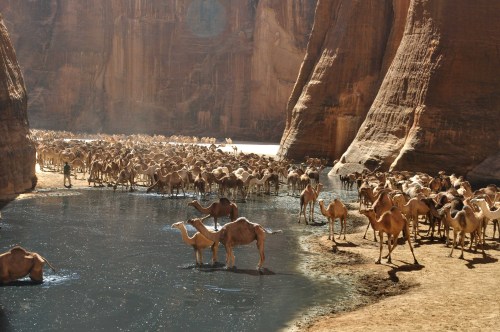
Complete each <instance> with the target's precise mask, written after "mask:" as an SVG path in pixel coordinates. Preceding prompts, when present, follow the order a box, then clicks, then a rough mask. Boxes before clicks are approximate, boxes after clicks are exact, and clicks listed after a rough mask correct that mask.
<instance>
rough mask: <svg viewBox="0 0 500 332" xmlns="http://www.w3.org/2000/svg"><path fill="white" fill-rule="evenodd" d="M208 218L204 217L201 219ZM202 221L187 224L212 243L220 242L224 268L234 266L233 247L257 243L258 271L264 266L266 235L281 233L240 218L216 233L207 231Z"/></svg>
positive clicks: (194, 220)
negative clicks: (223, 255)
mask: <svg viewBox="0 0 500 332" xmlns="http://www.w3.org/2000/svg"><path fill="white" fill-rule="evenodd" d="M205 218H208V216H207V217H204V218H203V219H205ZM203 219H198V218H197V219H189V220H188V221H187V223H188V224H190V225H193V227H194V228H196V229H197V230H198V231H199V232H200V233H201V234H203V235H204V236H205V237H206V238H207V239H209V240H211V241H213V242H220V243H222V244H223V245H224V247H225V248H226V268H231V267H233V266H234V263H235V257H234V254H233V247H234V246H240V245H245V244H249V243H252V242H253V241H257V249H258V250H259V254H260V260H259V264H257V269H258V270H260V269H261V268H262V265H263V264H264V260H265V256H264V241H265V237H266V233H267V234H274V233H281V231H275V232H269V231H267V230H266V229H265V228H264V227H262V226H261V225H259V224H256V223H252V222H250V221H248V220H247V219H246V218H244V217H240V218H238V219H236V220H235V221H231V222H228V223H227V224H225V225H224V226H222V227H221V229H220V230H219V231H217V232H212V231H209V230H208V229H207V228H206V227H205V225H203V222H202V220H203Z"/></svg>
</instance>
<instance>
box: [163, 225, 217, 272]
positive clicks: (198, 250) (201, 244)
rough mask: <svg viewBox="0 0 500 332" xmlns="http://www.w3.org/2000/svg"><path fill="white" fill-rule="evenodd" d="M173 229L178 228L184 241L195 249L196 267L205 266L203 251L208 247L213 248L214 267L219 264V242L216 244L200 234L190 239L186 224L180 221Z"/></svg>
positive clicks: (197, 233)
mask: <svg viewBox="0 0 500 332" xmlns="http://www.w3.org/2000/svg"><path fill="white" fill-rule="evenodd" d="M172 228H177V229H178V230H180V231H181V236H182V240H183V241H184V242H185V243H186V244H188V245H190V246H192V247H193V249H194V257H195V259H196V265H203V253H202V251H203V249H206V248H208V247H211V248H212V265H214V264H215V263H216V262H217V251H218V249H219V242H214V241H211V240H209V239H207V238H206V237H205V236H203V235H202V234H201V233H200V232H196V233H195V234H194V235H193V236H192V237H189V235H188V232H187V229H186V226H185V225H184V222H182V221H179V222H176V223H175V224H172Z"/></svg>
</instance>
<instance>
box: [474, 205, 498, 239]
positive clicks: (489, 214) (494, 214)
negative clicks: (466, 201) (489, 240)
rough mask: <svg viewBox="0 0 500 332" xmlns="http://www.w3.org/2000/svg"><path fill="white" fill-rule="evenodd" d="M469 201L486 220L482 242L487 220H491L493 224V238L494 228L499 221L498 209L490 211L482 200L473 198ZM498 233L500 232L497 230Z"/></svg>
mask: <svg viewBox="0 0 500 332" xmlns="http://www.w3.org/2000/svg"><path fill="white" fill-rule="evenodd" d="M470 201H471V203H474V204H476V205H477V206H478V207H479V208H480V209H481V212H482V213H483V215H484V217H485V218H486V222H485V223H484V225H483V241H484V236H485V232H486V226H487V224H488V220H492V221H493V223H494V224H493V225H494V226H495V227H493V238H495V231H496V226H497V224H498V220H500V209H498V210H490V208H489V206H488V203H487V202H486V200H485V199H484V198H473V199H471V200H470ZM499 232H500V230H499ZM499 236H500V234H499Z"/></svg>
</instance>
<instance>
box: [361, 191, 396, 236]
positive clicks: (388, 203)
mask: <svg viewBox="0 0 500 332" xmlns="http://www.w3.org/2000/svg"><path fill="white" fill-rule="evenodd" d="M389 192H390V190H389V189H386V190H383V191H380V192H379V194H378V197H377V199H375V201H374V202H373V204H372V208H373V211H375V215H376V216H377V217H380V216H381V215H382V214H383V213H384V212H386V211H389V210H390V209H391V208H392V207H393V206H394V202H393V201H392V198H391V196H389ZM368 228H370V223H368V225H366V230H365V235H363V239H366V233H367V232H368ZM373 241H375V242H376V241H377V235H376V232H375V230H373Z"/></svg>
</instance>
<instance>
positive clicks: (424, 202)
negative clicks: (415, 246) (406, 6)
mask: <svg viewBox="0 0 500 332" xmlns="http://www.w3.org/2000/svg"><path fill="white" fill-rule="evenodd" d="M431 201H432V199H428V198H421V197H413V198H411V199H410V200H409V201H408V203H406V204H405V205H404V206H402V207H401V211H403V214H404V215H405V216H406V218H408V220H411V221H412V224H413V233H414V239H415V241H416V240H417V235H418V216H419V215H427V216H428V217H429V220H431V228H434V227H433V222H432V219H433V218H434V217H438V218H439V214H438V212H437V210H436V208H435V205H434V204H433V203H432V202H431ZM432 234H434V231H433V233H432Z"/></svg>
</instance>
